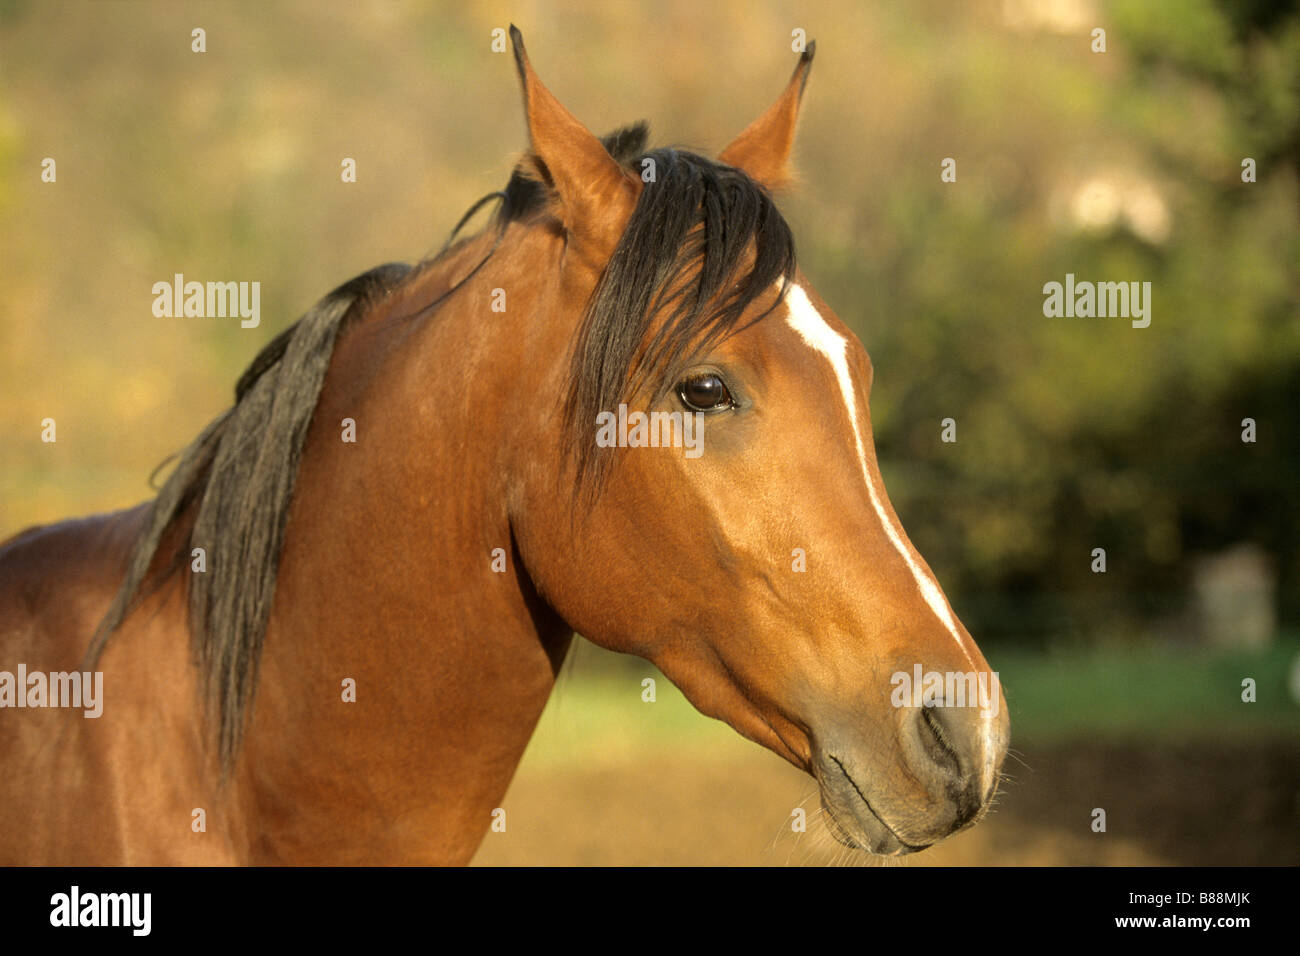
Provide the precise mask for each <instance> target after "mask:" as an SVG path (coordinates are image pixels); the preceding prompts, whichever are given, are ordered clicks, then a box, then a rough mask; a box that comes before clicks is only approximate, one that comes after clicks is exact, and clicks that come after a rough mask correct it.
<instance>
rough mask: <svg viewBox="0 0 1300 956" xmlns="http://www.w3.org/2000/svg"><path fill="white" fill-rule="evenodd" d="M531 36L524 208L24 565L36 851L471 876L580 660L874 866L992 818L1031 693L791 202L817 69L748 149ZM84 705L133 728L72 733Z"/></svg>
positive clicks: (52, 532)
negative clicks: (553, 70) (575, 659)
mask: <svg viewBox="0 0 1300 956" xmlns="http://www.w3.org/2000/svg"><path fill="white" fill-rule="evenodd" d="M510 36H511V41H512V44H513V54H514V57H513V58H514V62H515V66H516V67H517V72H518V76H519V81H520V84H521V87H522V94H523V104H524V113H525V115H526V121H527V129H528V139H529V147H528V149H527V151H526V152H525V153H524V154H523V158H522V159H521V160H520V161H519V162H518V164H517V165H516V167H515V168H514V170H513V172H512V174H511V176H510V179H509V182H508V184H507V186H506V188H505V189H504V190H502V191H500V192H497V193H493V194H490V195H489V196H487V197H484V199H483V200H480V202H479V203H478V204H476V205H475V206H474V207H473V208H471V210H470V212H469V213H467V215H466V218H465V219H463V220H462V221H461V223H460V225H458V226H457V228H456V229H455V230H454V231H453V232H452V238H451V239H450V240H449V241H448V244H447V246H445V247H444V248H443V250H442V251H441V252H440V253H438V254H437V255H436V256H433V257H431V258H429V259H426V260H425V261H422V262H420V263H418V264H417V265H415V266H405V265H387V266H381V267H379V268H376V269H373V270H371V271H369V272H367V273H365V274H363V275H361V276H358V277H357V278H355V279H353V280H351V281H350V282H347V283H346V284H344V285H342V286H340V287H339V288H337V289H335V290H334V291H333V292H331V293H330V294H329V295H327V296H325V297H324V298H323V299H322V300H321V301H320V302H319V303H318V304H317V305H315V306H314V307H313V308H311V309H310V310H309V311H308V312H307V313H306V314H304V315H303V316H302V317H301V318H300V319H299V321H298V322H296V323H295V324H293V325H292V326H290V327H289V328H287V329H285V330H284V331H283V332H282V333H280V334H279V335H278V336H277V337H276V338H275V339H274V340H272V341H271V343H270V344H269V345H267V346H266V347H265V349H264V350H263V351H262V352H261V353H260V354H258V355H257V357H256V358H255V359H254V361H253V362H252V364H251V365H250V366H249V368H248V370H247V371H246V372H245V373H244V374H243V376H242V377H241V378H240V380H239V382H238V384H237V385H236V388H235V401H234V404H233V405H232V406H231V407H230V408H229V409H228V410H227V411H225V412H224V413H222V414H221V415H220V416H219V417H218V418H217V419H216V420H214V421H213V422H212V423H211V424H209V425H208V426H207V428H206V429H205V430H204V431H203V432H202V433H201V434H200V435H199V436H198V438H196V439H195V440H194V442H193V443H192V444H191V445H190V446H189V447H188V448H187V449H186V450H185V451H184V452H183V453H181V454H180V455H179V456H178V458H177V461H176V464H175V466H174V468H173V469H172V471H171V472H170V475H169V477H168V478H167V479H166V481H165V482H164V483H163V484H162V485H161V488H160V490H158V494H157V496H156V497H155V498H153V499H152V500H149V501H146V502H144V503H142V504H140V505H138V506H136V507H133V508H130V509H128V510H123V511H118V512H114V513H111V514H103V515H97V516H93V517H87V518H83V519H79V520H68V521H63V522H61V523H57V524H53V525H50V526H40V527H35V528H30V529H28V530H26V531H24V532H22V533H20V534H18V535H16V536H15V537H13V538H11V539H9V540H8V541H7V542H5V543H4V545H3V547H0V668H4V669H6V670H9V669H11V668H15V667H19V666H21V667H22V668H23V669H25V673H26V674H27V675H28V676H27V677H26V679H25V681H24V682H23V684H24V686H19V685H18V683H17V682H16V681H15V680H13V679H11V680H10V681H9V682H8V683H0V704H3V705H5V707H4V709H3V710H2V711H0V764H2V765H3V766H4V768H5V773H4V774H3V776H0V863H6V864H72V865H104V864H130V865H139V864H159V865H172V864H218V865H241V864H294V865H297V864H305V865H314V864H373V863H385V864H465V863H468V862H469V861H470V859H471V857H472V856H473V855H474V853H475V851H476V848H477V847H478V846H479V844H480V842H481V840H482V839H483V837H484V835H485V834H486V832H487V831H488V829H489V827H490V825H491V822H492V816H493V813H494V811H495V810H496V809H497V808H498V805H499V803H500V802H501V800H502V798H503V796H504V795H505V792H506V789H507V786H508V784H509V783H510V780H511V777H512V775H513V773H514V771H515V768H516V766H517V765H518V763H519V761H520V759H521V757H522V755H523V753H524V750H525V747H526V746H527V744H528V741H529V738H530V736H531V734H532V732H533V729H534V727H535V725H536V723H537V721H538V719H539V717H540V715H541V713H542V710H543V707H544V705H545V704H546V701H547V698H548V695H549V694H550V692H551V689H552V687H553V685H554V683H555V681H556V677H557V674H558V672H559V670H560V667H561V664H562V662H563V661H564V659H565V656H566V652H567V651H568V648H569V646H570V643H571V641H572V639H573V637H574V635H575V633H576V634H581V635H583V636H584V637H586V638H587V639H588V640H590V641H592V642H594V643H596V644H597V645H600V646H602V647H604V648H608V649H610V650H613V651H618V652H623V653H628V654H633V655H638V656H640V657H642V658H645V659H647V660H648V661H650V662H652V663H653V664H654V665H655V666H656V667H658V668H659V670H660V671H661V672H662V673H663V674H664V675H665V676H666V677H667V678H668V679H669V680H671V681H672V682H673V683H674V684H675V685H676V686H677V687H678V688H680V689H681V691H682V692H683V693H684V694H685V696H686V697H687V698H688V699H689V700H690V701H691V703H692V704H693V705H694V707H695V708H697V709H698V710H699V711H700V712H702V713H703V714H705V715H708V716H710V717H713V718H717V719H720V720H723V721H725V722H726V723H728V724H729V725H730V726H731V727H732V728H734V729H735V730H736V731H737V732H739V733H740V734H742V735H743V736H745V737H746V738H748V739H750V740H752V741H754V742H756V743H758V744H760V745H761V746H763V747H766V748H768V749H769V750H771V751H773V752H774V753H776V754H778V755H780V756H781V757H783V758H785V759H786V760H787V761H789V762H790V763H792V764H793V765H794V766H796V767H798V768H800V769H801V770H803V771H804V772H806V773H807V774H809V775H811V777H812V778H813V779H814V780H815V781H816V783H817V785H818V788H819V791H820V796H821V802H822V807H823V809H824V811H825V814H824V815H825V817H826V820H827V826H828V827H829V829H830V831H831V834H832V835H833V836H834V837H835V839H837V840H838V841H839V842H840V843H842V844H843V845H844V846H846V847H851V848H855V849H858V850H863V851H866V852H867V853H869V854H877V855H881V856H891V855H901V854H906V853H911V852H915V851H917V850H921V849H923V848H925V847H928V846H930V845H932V844H934V843H936V842H938V841H939V840H942V839H944V838H945V837H947V836H949V835H950V834H952V833H954V832H957V831H959V830H961V829H963V828H965V827H968V826H970V825H972V824H973V823H974V822H975V821H977V820H978V819H979V818H980V817H981V816H982V815H983V814H984V813H985V812H986V810H987V809H988V807H989V805H990V801H991V800H992V798H993V795H994V792H995V790H996V788H997V786H998V781H999V778H1000V767H1001V763H1002V760H1003V758H1004V756H1005V753H1006V749H1007V742H1008V734H1009V721H1008V717H1007V709H1006V706H1005V699H1004V697H1003V695H1002V691H1001V688H1000V686H999V685H998V684H997V683H996V673H995V672H992V671H990V669H989V665H988V663H987V661H986V660H985V659H984V657H983V656H982V654H981V652H980V650H979V649H978V648H977V646H976V645H975V642H974V641H973V640H972V638H971V636H970V634H969V633H968V632H967V631H966V629H965V628H964V627H963V626H962V625H961V623H960V622H959V621H958V619H957V616H956V615H955V613H954V612H953V610H952V608H951V606H950V605H949V603H948V601H947V599H946V597H945V596H944V594H943V591H942V590H941V588H940V586H939V584H938V582H937V580H936V579H935V576H934V574H933V572H932V571H931V570H930V568H929V567H928V566H927V565H926V563H925V561H924V560H923V559H922V558H921V556H920V555H919V554H918V552H917V551H916V549H915V548H914V547H913V545H912V543H911V542H910V541H909V539H908V537H907V535H906V533H905V532H904V530H903V527H902V524H901V523H900V521H899V519H898V516H897V515H896V514H895V512H894V510H893V508H892V506H891V505H890V502H889V499H888V498H887V497H886V494H885V489H884V484H883V481H882V479H881V475H880V470H879V467H878V465H877V461H876V456H875V447H874V441H873V437H872V431H871V421H870V415H869V409H868V397H869V393H870V390H871V385H872V377H873V369H872V365H871V362H870V360H869V358H868V356H867V353H866V351H865V349H864V348H863V346H862V344H861V342H860V341H859V340H858V338H857V337H856V336H855V335H854V334H853V333H852V332H851V331H850V330H849V329H848V327H847V326H845V324H844V323H843V322H842V321H841V320H840V319H839V318H838V317H837V316H836V315H835V313H834V312H833V311H832V310H831V308H830V307H829V306H828V305H827V304H826V302H824V301H823V300H822V299H821V298H820V296H819V295H818V294H817V293H816V291H815V290H814V289H813V288H812V286H811V285H810V284H809V282H808V280H807V278H806V276H805V275H804V273H803V272H802V270H801V269H800V268H799V266H798V263H797V262H796V258H795V252H794V242H793V238H792V235H791V231H790V228H789V226H788V225H787V223H786V222H785V220H784V219H783V218H782V216H781V214H780V212H779V211H778V209H777V206H776V204H775V199H774V198H773V197H774V196H775V195H777V194H778V192H779V191H780V190H781V189H783V188H784V187H785V186H787V185H788V183H789V181H790V178H791V174H790V154H791V152H792V145H793V141H794V133H795V125H796V119H797V116H798V113H799V106H800V102H801V100H802V96H803V91H804V87H805V84H806V81H807V78H808V74H809V70H810V68H811V63H812V60H813V54H814V51H815V46H814V45H813V44H809V45H808V47H807V49H806V50H805V51H803V52H802V53H800V55H799V58H798V62H797V64H796V68H795V70H794V74H793V76H792V77H791V79H790V80H789V82H788V84H787V85H786V87H785V88H784V91H783V92H782V93H781V94H780V95H779V97H778V98H777V99H776V100H775V101H774V102H773V103H772V104H771V105H770V106H769V107H768V108H767V109H766V111H764V112H763V113H762V114H761V115H760V116H759V117H758V118H757V119H756V120H754V121H753V122H752V123H750V124H749V125H748V126H747V127H745V128H744V130H743V131H742V132H741V133H740V134H739V136H738V137H737V138H736V139H735V140H734V141H732V142H731V144H730V145H729V146H727V147H726V149H724V150H723V151H722V152H721V153H720V154H718V156H717V157H716V159H708V158H705V157H703V156H701V155H698V154H696V153H692V152H689V151H685V150H676V149H667V148H655V149H649V148H647V137H648V133H647V127H646V125H645V124H644V123H641V124H637V125H634V126H630V127H627V128H625V129H622V130H619V131H618V132H616V133H613V134H610V135H608V136H606V137H604V138H603V139H602V138H598V137H597V136H596V135H594V134H593V133H592V132H590V131H589V130H588V129H587V128H586V127H585V126H583V125H582V124H581V123H580V122H579V121H578V120H577V119H576V118H575V117H574V116H573V114H572V113H570V112H569V111H568V110H567V109H566V108H565V107H564V106H563V105H561V103H560V101H559V100H558V99H557V98H556V97H555V96H554V95H553V94H552V93H551V92H550V90H548V89H547V87H546V86H544V85H543V84H542V82H541V81H540V80H539V79H538V76H537V74H536V73H535V72H534V69H533V67H532V64H531V62H530V60H529V57H528V55H527V52H526V50H525V47H524V43H523V38H522V36H521V34H520V32H519V31H518V30H517V29H516V28H514V27H513V26H512V27H511V30H510ZM488 201H491V202H495V203H496V209H495V212H494V213H493V215H492V216H491V218H490V219H489V222H488V223H487V224H486V225H485V226H484V227H483V228H482V230H481V231H479V232H477V233H475V234H473V235H469V236H466V237H461V236H460V232H461V231H462V227H463V226H464V225H465V224H466V222H467V221H468V220H469V217H470V216H471V215H473V214H474V213H475V211H476V210H477V209H478V208H480V206H482V205H483V204H484V203H485V202H488ZM620 409H621V410H620ZM628 409H631V410H632V411H631V413H630V414H629V413H628ZM615 413H617V414H619V415H623V416H625V417H624V418H621V419H619V421H620V422H623V421H632V420H633V419H634V418H635V417H636V415H637V414H641V415H642V416H646V415H651V416H658V419H657V420H658V422H659V424H661V425H664V426H666V427H667V426H672V427H669V428H668V430H669V432H670V433H673V428H674V427H676V423H678V422H684V423H686V424H690V423H698V434H697V436H696V438H697V441H698V442H699V446H698V448H697V453H696V454H691V453H689V451H688V450H687V449H685V448H683V447H682V446H681V445H680V443H676V444H675V443H673V442H667V441H666V442H662V443H658V444H654V443H649V442H646V441H645V440H644V438H645V436H644V434H641V435H640V439H641V440H636V438H637V434H638V431H637V430H638V428H639V427H640V424H644V418H643V419H641V420H640V424H638V425H637V426H634V427H633V428H632V429H631V431H630V433H629V439H628V441H626V442H621V443H620V442H616V443H608V442H598V441H597V440H596V435H597V431H598V429H597V422H598V421H601V420H602V415H612V414H615ZM674 415H677V416H679V417H678V418H673V416H674ZM914 671H915V673H916V675H917V676H918V677H920V676H921V675H922V674H925V675H926V680H925V688H924V694H923V695H922V694H921V693H920V690H921V688H920V687H919V686H917V687H915V688H912V690H910V691H901V692H900V688H901V687H902V684H901V683H900V675H903V676H906V677H910V675H911V674H912V673H913V672H914ZM46 674H48V675H50V677H49V679H48V683H47V682H46V678H45V675H46ZM953 674H957V675H964V676H965V677H966V678H967V679H974V678H976V677H978V679H979V687H980V688H981V692H980V693H979V694H976V695H975V696H976V697H978V698H979V700H978V703H979V704H981V706H975V704H976V703H977V702H976V701H973V700H968V701H965V702H963V701H961V700H960V699H958V698H959V697H960V696H961V691H962V684H961V683H960V681H958V682H956V683H954V681H952V680H951V679H950V678H951V675H953ZM931 675H940V676H942V675H949V679H948V680H947V681H946V683H945V682H944V681H943V680H942V679H941V680H939V681H938V682H935V681H931V680H930V676H931ZM78 676H80V677H84V678H85V684H84V687H83V688H82V689H83V690H84V691H85V695H86V697H87V701H84V702H83V703H88V702H89V698H90V697H91V696H92V694H93V692H92V690H91V688H92V686H94V681H92V676H93V677H94V678H95V679H96V680H98V679H101V678H102V693H101V694H100V695H99V696H100V697H101V698H102V699H100V700H99V701H98V702H97V703H96V704H95V706H96V707H98V708H101V713H100V714H99V715H98V716H94V715H93V714H92V713H91V711H90V710H89V709H88V708H83V710H84V711H85V712H83V710H78V709H75V706H63V705H60V706H50V705H51V704H54V703H61V704H68V703H69V702H68V701H55V700H53V699H52V698H53V697H56V696H58V695H56V694H55V693H54V689H55V687H56V685H57V686H58V688H59V690H60V692H63V691H67V690H68V682H69V681H70V680H72V678H75V677H78ZM10 677H12V671H10ZM38 678H40V680H38ZM990 678H993V680H994V683H993V685H992V689H991V691H990V690H988V689H987V687H986V684H987V681H988V680H989V679H990ZM37 685H39V688H37ZM969 686H972V687H973V686H974V685H973V684H971V685H969ZM6 688H7V696H6ZM37 689H39V690H40V693H37ZM73 689H74V690H75V689H76V688H73ZM24 695H25V696H24ZM71 703H72V704H74V705H75V701H72V702H71ZM254 703H255V705H254ZM42 704H44V705H45V706H42ZM19 705H25V706H24V707H23V709H15V708H16V707H17V706H19Z"/></svg>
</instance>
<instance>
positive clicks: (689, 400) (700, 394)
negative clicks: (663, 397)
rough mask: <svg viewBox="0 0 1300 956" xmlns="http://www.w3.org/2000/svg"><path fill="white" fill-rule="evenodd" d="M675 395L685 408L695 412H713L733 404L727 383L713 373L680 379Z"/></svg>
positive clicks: (703, 373)
mask: <svg viewBox="0 0 1300 956" xmlns="http://www.w3.org/2000/svg"><path fill="white" fill-rule="evenodd" d="M677 395H678V397H679V398H681V400H682V401H683V402H685V403H686V407H687V408H690V409H693V410H695V411H697V412H715V411H719V410H721V409H724V408H731V406H732V405H733V404H734V403H733V402H732V400H731V393H730V392H729V391H727V383H726V382H724V381H723V380H722V378H721V377H720V376H718V375H717V374H716V373H714V372H698V373H696V374H695V375H691V376H689V377H688V378H685V379H682V381H681V382H680V383H679V384H678V386H677Z"/></svg>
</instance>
